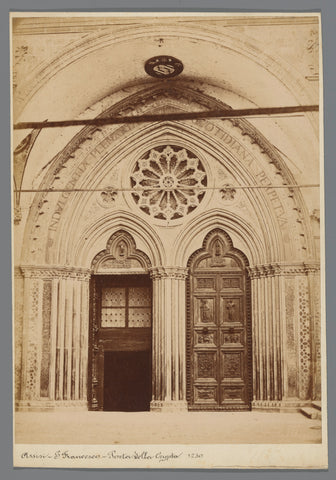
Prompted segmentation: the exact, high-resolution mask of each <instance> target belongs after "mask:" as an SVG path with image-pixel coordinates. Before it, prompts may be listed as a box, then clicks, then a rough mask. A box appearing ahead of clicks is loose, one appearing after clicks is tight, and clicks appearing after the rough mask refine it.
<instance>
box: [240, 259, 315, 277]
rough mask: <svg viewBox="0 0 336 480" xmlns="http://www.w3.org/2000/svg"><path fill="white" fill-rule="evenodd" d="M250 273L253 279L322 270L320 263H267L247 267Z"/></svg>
mask: <svg viewBox="0 0 336 480" xmlns="http://www.w3.org/2000/svg"><path fill="white" fill-rule="evenodd" d="M247 271H248V274H249V276H250V278H251V279H252V280H253V279H255V278H260V277H274V276H277V275H307V274H308V273H318V272H319V271H320V264H319V263H316V262H314V263H304V262H302V263H286V264H281V263H270V264H265V265H254V266H253V267H247Z"/></svg>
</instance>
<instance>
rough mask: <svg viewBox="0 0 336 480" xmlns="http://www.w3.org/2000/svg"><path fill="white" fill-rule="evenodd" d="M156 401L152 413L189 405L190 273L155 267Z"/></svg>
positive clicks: (183, 407)
mask: <svg viewBox="0 0 336 480" xmlns="http://www.w3.org/2000/svg"><path fill="white" fill-rule="evenodd" d="M151 276H152V279H153V398H152V402H151V410H166V411H167V410H181V409H186V408H187V402H186V377H185V375H186V355H185V338H186V332H185V328H186V326H185V298H186V292H185V279H186V277H187V269H185V268H181V267H154V268H152V269H151Z"/></svg>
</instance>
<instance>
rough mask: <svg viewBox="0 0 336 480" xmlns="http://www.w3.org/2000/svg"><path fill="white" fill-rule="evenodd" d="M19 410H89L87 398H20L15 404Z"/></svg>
mask: <svg viewBox="0 0 336 480" xmlns="http://www.w3.org/2000/svg"><path fill="white" fill-rule="evenodd" d="M15 410H16V411H17V412H51V411H54V410H58V411H59V410H66V411H70V410H75V411H86V410H88V403H87V401H86V400H70V401H66V400H63V401H62V400H59V401H57V400H20V401H19V402H17V403H16V404H15Z"/></svg>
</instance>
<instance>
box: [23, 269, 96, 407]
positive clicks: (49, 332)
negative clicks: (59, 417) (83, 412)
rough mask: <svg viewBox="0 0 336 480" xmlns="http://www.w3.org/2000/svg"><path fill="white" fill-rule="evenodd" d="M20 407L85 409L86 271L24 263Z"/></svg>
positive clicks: (86, 356)
mask: <svg viewBox="0 0 336 480" xmlns="http://www.w3.org/2000/svg"><path fill="white" fill-rule="evenodd" d="M22 270H23V272H24V325H23V346H22V381H21V397H20V398H21V401H20V402H19V408H20V409H26V408H27V409H28V408H36V409H41V408H46V409H48V408H55V407H76V408H85V409H86V408H87V368H88V365H87V362H88V325H89V278H90V273H89V272H88V271H84V270H79V269H72V268H69V267H64V268H62V267H55V268H53V269H51V268H48V267H23V268H22Z"/></svg>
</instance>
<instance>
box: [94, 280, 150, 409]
mask: <svg viewBox="0 0 336 480" xmlns="http://www.w3.org/2000/svg"><path fill="white" fill-rule="evenodd" d="M92 293H93V304H92V309H93V311H92V317H93V325H92V327H93V328H92V339H91V362H90V363H91V385H90V387H91V409H92V410H104V411H125V412H127V411H146V410H149V406H150V400H151V396H152V368H151V366H152V359H151V354H152V348H151V347H152V338H151V337H152V328H151V327H152V288H151V281H150V278H149V276H147V275H123V276H121V275H119V276H103V275H102V276H96V277H95V278H93V280H92Z"/></svg>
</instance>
